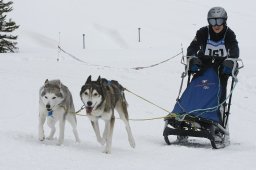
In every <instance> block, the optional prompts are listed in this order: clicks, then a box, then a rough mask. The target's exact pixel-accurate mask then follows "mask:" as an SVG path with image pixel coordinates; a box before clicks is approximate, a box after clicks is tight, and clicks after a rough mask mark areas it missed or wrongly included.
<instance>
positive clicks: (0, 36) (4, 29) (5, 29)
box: [0, 0, 19, 53]
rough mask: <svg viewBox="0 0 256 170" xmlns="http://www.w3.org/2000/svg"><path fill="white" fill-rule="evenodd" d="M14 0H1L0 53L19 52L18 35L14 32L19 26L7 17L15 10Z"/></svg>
mask: <svg viewBox="0 0 256 170" xmlns="http://www.w3.org/2000/svg"><path fill="white" fill-rule="evenodd" d="M12 4H13V2H12V1H9V2H4V0H0V53H7V52H17V50H18V47H17V41H16V40H17V38H18V36H17V35H12V32H13V31H14V30H16V29H17V28H19V26H18V25H16V23H15V22H14V21H13V20H12V19H8V18H7V14H8V13H9V12H11V11H12V10H13V8H12Z"/></svg>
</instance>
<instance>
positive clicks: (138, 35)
mask: <svg viewBox="0 0 256 170" xmlns="http://www.w3.org/2000/svg"><path fill="white" fill-rule="evenodd" d="M140 30H141V28H138V36H139V37H138V38H139V42H141V41H140Z"/></svg>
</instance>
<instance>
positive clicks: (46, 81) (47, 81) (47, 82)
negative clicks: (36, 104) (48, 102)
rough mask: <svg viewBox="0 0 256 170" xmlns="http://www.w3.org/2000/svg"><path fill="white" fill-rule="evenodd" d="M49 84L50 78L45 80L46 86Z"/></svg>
mask: <svg viewBox="0 0 256 170" xmlns="http://www.w3.org/2000/svg"><path fill="white" fill-rule="evenodd" d="M47 84H49V80H48V79H46V80H45V82H44V87H45V86H46V85H47Z"/></svg>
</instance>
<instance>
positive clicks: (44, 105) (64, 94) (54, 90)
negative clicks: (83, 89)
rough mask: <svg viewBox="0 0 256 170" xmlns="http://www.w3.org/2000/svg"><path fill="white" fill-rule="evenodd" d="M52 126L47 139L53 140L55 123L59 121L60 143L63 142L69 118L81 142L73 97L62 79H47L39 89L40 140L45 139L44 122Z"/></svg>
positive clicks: (77, 139)
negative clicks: (66, 122)
mask: <svg viewBox="0 0 256 170" xmlns="http://www.w3.org/2000/svg"><path fill="white" fill-rule="evenodd" d="M46 119H47V124H48V126H49V127H50V129H51V130H50V134H49V136H48V137H47V139H49V140H52V139H53V136H54V133H55V131H56V128H55V124H56V122H57V121H59V137H58V142H57V144H58V145H61V144H63V141H64V128H65V121H66V120H67V121H68V122H69V123H70V124H71V126H72V128H73V133H74V136H75V139H76V142H79V141H80V139H79V136H78V132H77V129H76V126H77V121H76V115H75V108H74V104H73V99H72V95H71V93H70V91H69V90H68V88H67V87H66V86H65V85H63V84H62V83H61V82H60V80H50V81H49V80H48V79H47V80H46V81H45V83H44V85H43V86H42V87H41V88H40V91H39V140H40V141H43V140H44V139H45V135H44V128H43V126H44V123H45V121H46Z"/></svg>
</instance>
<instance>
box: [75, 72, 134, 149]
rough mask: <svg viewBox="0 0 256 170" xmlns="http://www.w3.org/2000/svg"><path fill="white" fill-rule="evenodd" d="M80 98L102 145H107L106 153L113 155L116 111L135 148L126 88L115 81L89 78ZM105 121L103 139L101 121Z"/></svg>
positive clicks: (131, 144)
mask: <svg viewBox="0 0 256 170" xmlns="http://www.w3.org/2000/svg"><path fill="white" fill-rule="evenodd" d="M80 97H81V100H82V102H83V103H84V106H85V110H86V114H87V116H88V118H89V119H90V121H91V124H92V127H93V129H94V132H95V134H96V137H97V141H98V142H99V143H100V144H101V145H105V149H104V151H103V152H104V153H111V145H112V135H113V128H114V123H115V116H114V109H115V110H116V111H117V112H118V113H119V116H120V118H121V119H122V120H123V122H124V124H125V127H126V131H127V133H128V140H129V143H130V146H131V147H133V148H135V141H134V138H133V136H132V132H131V128H130V125H129V116H128V111H127V105H128V104H127V101H126V99H125V96H124V88H123V87H122V86H121V85H120V84H119V83H118V82H117V81H115V80H111V81H108V80H107V79H104V78H101V77H100V76H99V77H98V79H97V81H92V80H91V76H89V77H88V78H87V80H86V82H85V84H84V85H83V86H82V88H81V91H80ZM100 118H101V119H103V120H104V121H105V129H104V132H103V135H102V137H101V134H100V129H99V123H98V120H99V119H100Z"/></svg>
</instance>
